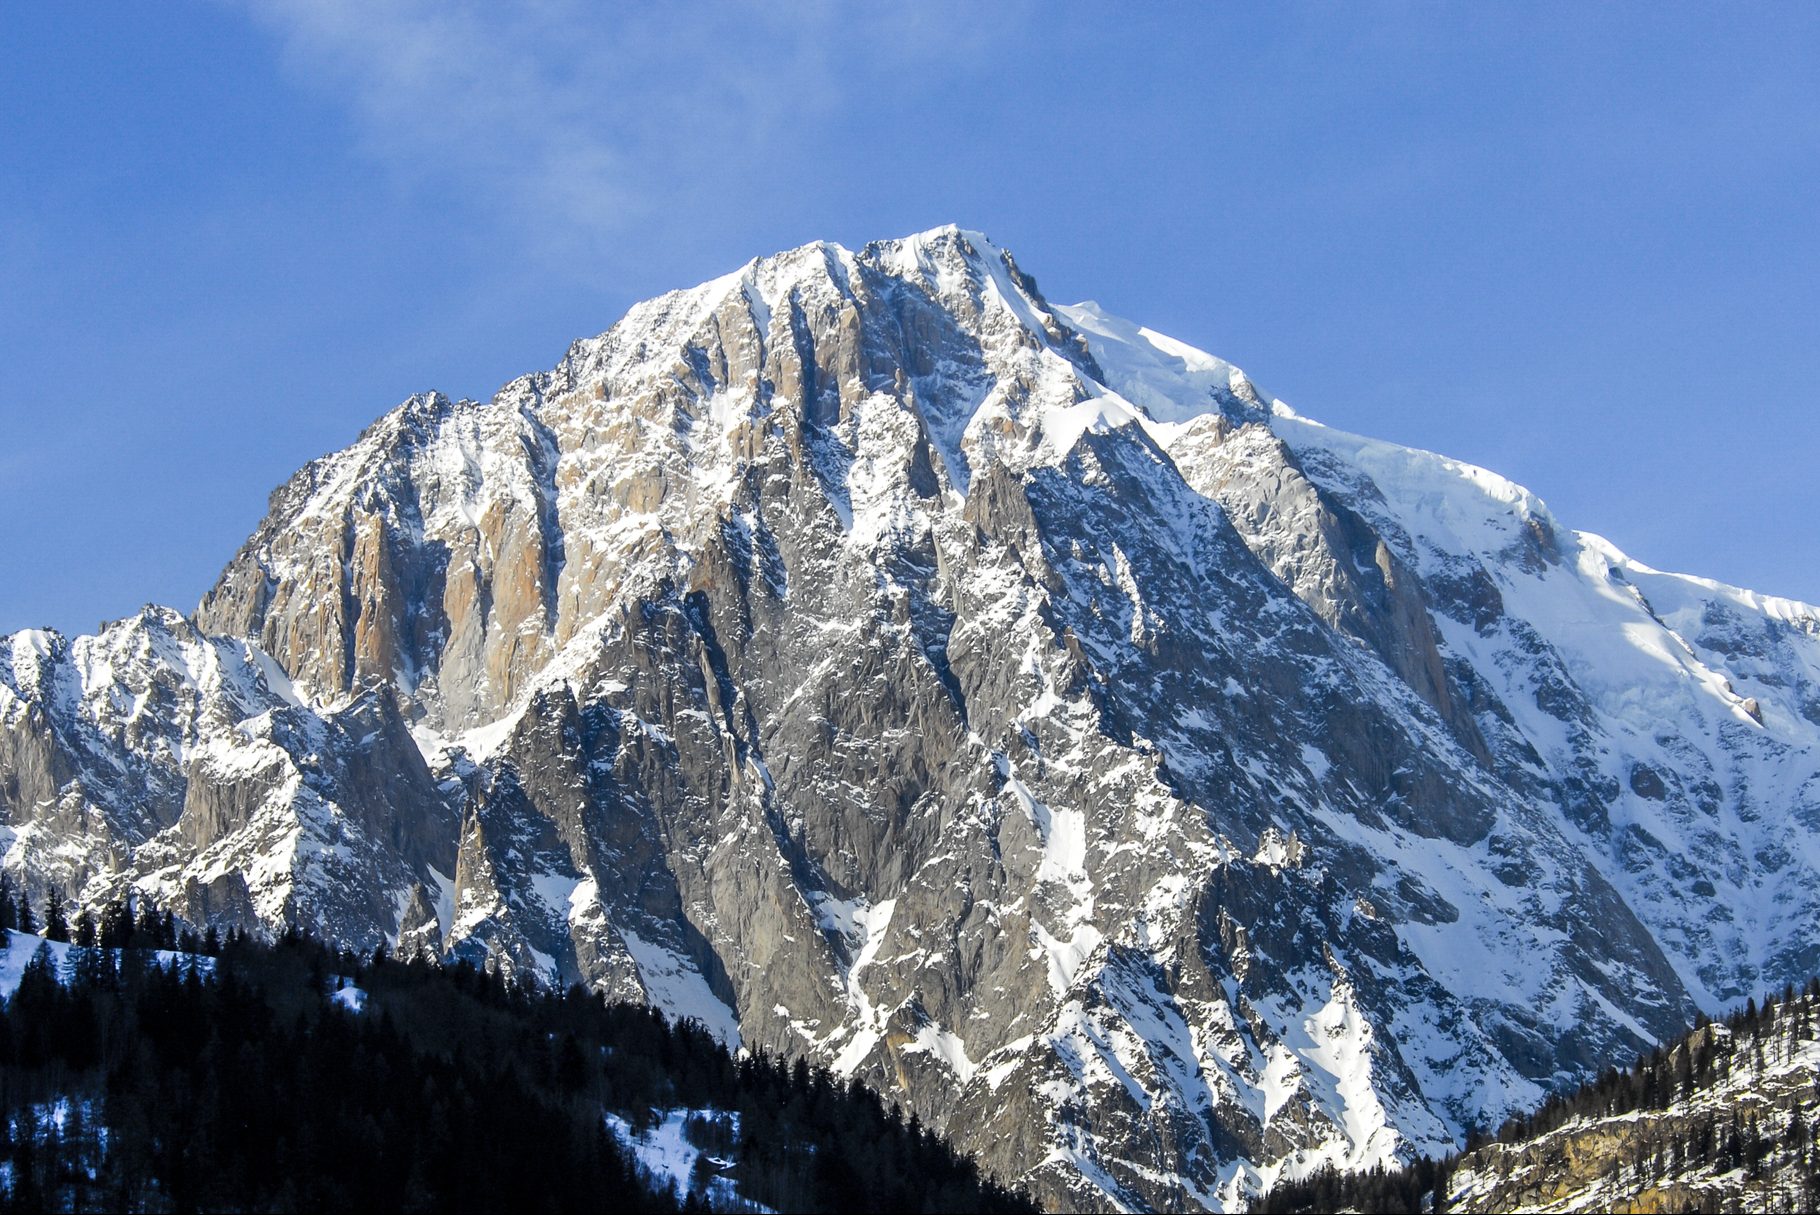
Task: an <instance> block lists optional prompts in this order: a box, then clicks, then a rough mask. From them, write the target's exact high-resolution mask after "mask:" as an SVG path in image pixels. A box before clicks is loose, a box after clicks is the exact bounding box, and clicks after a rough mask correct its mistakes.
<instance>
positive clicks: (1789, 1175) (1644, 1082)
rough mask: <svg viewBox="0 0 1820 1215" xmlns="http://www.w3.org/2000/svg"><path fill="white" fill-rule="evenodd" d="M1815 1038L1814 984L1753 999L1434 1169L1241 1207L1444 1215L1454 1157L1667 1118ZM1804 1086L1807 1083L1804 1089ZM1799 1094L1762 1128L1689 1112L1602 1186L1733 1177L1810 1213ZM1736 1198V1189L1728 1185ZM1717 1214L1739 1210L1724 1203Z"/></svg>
mask: <svg viewBox="0 0 1820 1215" xmlns="http://www.w3.org/2000/svg"><path fill="white" fill-rule="evenodd" d="M1817 1036H1820V978H1815V979H1810V980H1809V981H1808V983H1807V985H1806V986H1805V987H1804V988H1802V989H1801V990H1799V991H1797V990H1796V989H1795V987H1794V986H1793V985H1792V984H1791V985H1789V986H1787V987H1785V988H1784V989H1783V991H1782V993H1781V995H1780V996H1772V997H1770V998H1768V999H1766V1000H1764V1002H1763V1003H1762V1005H1759V1004H1758V1003H1757V1001H1756V1000H1755V999H1754V998H1753V999H1751V1000H1748V1001H1746V1002H1745V1005H1744V1007H1743V1008H1741V1009H1738V1010H1736V1011H1735V1012H1733V1013H1731V1014H1730V1015H1728V1016H1727V1017H1725V1018H1724V1019H1722V1020H1720V1021H1716V1022H1715V1021H1712V1020H1710V1019H1708V1018H1707V1017H1706V1016H1705V1015H1704V1014H1702V1015H1701V1016H1699V1017H1698V1018H1697V1019H1696V1021H1695V1023H1694V1027H1693V1029H1691V1030H1690V1031H1689V1032H1688V1033H1687V1034H1685V1035H1684V1036H1682V1037H1681V1038H1680V1039H1679V1040H1677V1041H1676V1042H1674V1043H1672V1044H1669V1045H1666V1046H1658V1047H1656V1048H1655V1049H1653V1050H1651V1051H1650V1052H1648V1053H1647V1054H1643V1055H1639V1056H1638V1057H1637V1061H1636V1063H1635V1064H1634V1065H1633V1066H1631V1067H1629V1068H1625V1069H1622V1070H1620V1069H1617V1068H1608V1069H1606V1070H1605V1071H1604V1072H1603V1073H1601V1074H1600V1075H1599V1077H1598V1078H1597V1079H1595V1080H1593V1081H1591V1082H1590V1083H1588V1084H1585V1085H1583V1086H1581V1087H1580V1088H1579V1089H1577V1090H1575V1091H1573V1092H1571V1093H1565V1094H1557V1095H1555V1096H1551V1097H1549V1098H1548V1099H1547V1100H1546V1101H1544V1102H1543V1103H1542V1105H1541V1106H1539V1107H1538V1108H1537V1109H1535V1110H1533V1111H1531V1112H1530V1113H1527V1114H1521V1115H1517V1116H1515V1117H1512V1118H1510V1119H1509V1120H1507V1121H1506V1122H1505V1123H1504V1124H1503V1125H1502V1126H1501V1127H1499V1128H1498V1130H1497V1131H1496V1132H1495V1133H1494V1134H1489V1135H1488V1134H1486V1133H1485V1132H1483V1131H1481V1130H1474V1131H1472V1132H1470V1133H1469V1134H1468V1136H1467V1139H1466V1146H1465V1149H1464V1151H1463V1152H1457V1153H1454V1154H1452V1155H1449V1156H1446V1157H1444V1158H1442V1159H1440V1160H1432V1159H1429V1158H1428V1157H1420V1158H1418V1159H1416V1160H1415V1161H1413V1162H1412V1163H1410V1164H1408V1165H1405V1166H1403V1167H1400V1168H1393V1169H1382V1168H1379V1169H1373V1170H1370V1171H1367V1172H1359V1173H1347V1174H1342V1173H1338V1172H1335V1171H1334V1170H1332V1169H1330V1168H1329V1169H1323V1170H1321V1171H1319V1172H1317V1173H1315V1174H1313V1175H1311V1176H1309V1177H1306V1178H1302V1179H1299V1180H1294V1181H1283V1182H1279V1183H1278V1184H1277V1185H1276V1186H1274V1187H1273V1188H1272V1189H1271V1191H1270V1192H1269V1193H1268V1194H1267V1195H1265V1196H1264V1197H1263V1198H1261V1199H1259V1200H1258V1202H1257V1203H1256V1204H1254V1205H1253V1207H1252V1210H1254V1211H1258V1212H1301V1211H1361V1212H1376V1211H1383V1212H1392V1211H1409V1212H1416V1211H1433V1212H1435V1215H1441V1213H1443V1212H1445V1211H1446V1210H1448V1198H1449V1196H1450V1194H1451V1192H1452V1186H1451V1184H1450V1182H1451V1179H1452V1177H1453V1174H1454V1173H1455V1171H1456V1170H1457V1169H1458V1168H1459V1167H1460V1164H1461V1160H1462V1158H1463V1157H1464V1156H1466V1155H1470V1154H1472V1153H1474V1152H1477V1151H1479V1150H1480V1149H1482V1148H1484V1147H1486V1146H1487V1145H1488V1144H1490V1143H1493V1142H1496V1143H1499V1144H1504V1145H1507V1146H1514V1145H1518V1144H1523V1143H1528V1142H1530V1141H1532V1140H1534V1139H1537V1138H1540V1137H1541V1136H1544V1135H1547V1134H1549V1133H1551V1132H1553V1131H1557V1130H1560V1129H1561V1128H1562V1127H1565V1126H1567V1125H1569V1124H1570V1123H1573V1122H1576V1121H1592V1120H1598V1119H1611V1118H1619V1117H1622V1116H1623V1115H1626V1114H1631V1113H1638V1112H1654V1111H1662V1110H1667V1109H1670V1108H1671V1107H1674V1106H1676V1105H1677V1103H1680V1104H1683V1105H1684V1104H1685V1103H1687V1102H1689V1101H1690V1100H1692V1099H1694V1098H1696V1097H1698V1096H1699V1095H1700V1094H1701V1093H1703V1092H1706V1091H1708V1090H1710V1089H1713V1088H1716V1087H1721V1086H1724V1085H1726V1084H1728V1083H1730V1082H1732V1081H1734V1080H1737V1081H1744V1080H1749V1081H1750V1082H1752V1083H1757V1082H1760V1081H1761V1080H1762V1079H1763V1077H1764V1076H1765V1075H1766V1074H1767V1073H1768V1072H1770V1071H1771V1070H1773V1069H1774V1068H1775V1067H1776V1066H1777V1065H1778V1064H1782V1065H1787V1064H1790V1063H1792V1062H1794V1060H1795V1057H1796V1054H1797V1052H1799V1051H1800V1050H1801V1048H1802V1047H1803V1046H1804V1045H1806V1044H1808V1043H1811V1042H1813V1041H1814V1040H1815V1039H1816V1037H1817ZM1808 1083H1809V1085H1810V1087H1811V1085H1812V1084H1813V1081H1812V1079H1811V1078H1810V1079H1809V1080H1808ZM1814 1098H1815V1094H1814V1093H1813V1092H1812V1091H1810V1092H1809V1093H1808V1094H1807V1095H1806V1099H1805V1101H1804V1102H1802V1103H1799V1104H1797V1106H1796V1107H1795V1108H1794V1109H1792V1110H1791V1111H1789V1114H1788V1117H1787V1118H1786V1119H1776V1120H1766V1119H1764V1118H1762V1117H1761V1116H1760V1115H1758V1114H1757V1113H1755V1112H1754V1111H1753V1112H1748V1113H1747V1112H1745V1111H1743V1110H1740V1109H1738V1108H1736V1107H1734V1108H1732V1109H1730V1110H1718V1109H1705V1110H1700V1111H1698V1112H1697V1113H1694V1112H1690V1116H1689V1117H1687V1118H1683V1119H1679V1120H1678V1121H1677V1123H1675V1124H1672V1125H1667V1126H1662V1125H1658V1126H1654V1127H1652V1128H1651V1129H1650V1130H1649V1131H1648V1132H1647V1133H1639V1134H1637V1135H1636V1136H1635V1142H1634V1143H1633V1144H1632V1145H1631V1147H1630V1150H1629V1151H1628V1152H1627V1153H1625V1154H1624V1155H1623V1156H1622V1157H1621V1158H1619V1159H1618V1160H1617V1161H1615V1168H1616V1169H1617V1174H1616V1175H1615V1176H1614V1177H1613V1178H1612V1180H1613V1181H1615V1182H1618V1183H1620V1184H1622V1185H1623V1186H1624V1187H1626V1188H1628V1189H1631V1190H1633V1191H1634V1192H1642V1191H1643V1190H1646V1189H1649V1188H1651V1187H1654V1186H1656V1185H1658V1184H1660V1183H1663V1182H1667V1181H1672V1180H1674V1179H1675V1178H1678V1177H1683V1176H1686V1175H1687V1174H1690V1173H1694V1174H1700V1175H1703V1176H1707V1177H1716V1176H1722V1175H1726V1174H1731V1173H1734V1172H1735V1173H1737V1175H1738V1177H1739V1179H1740V1181H1741V1183H1742V1184H1743V1185H1750V1184H1753V1183H1760V1182H1764V1181H1766V1180H1768V1179H1770V1178H1771V1177H1773V1176H1774V1177H1779V1178H1780V1179H1781V1181H1780V1184H1781V1187H1782V1189H1783V1190H1784V1191H1785V1192H1784V1193H1783V1195H1782V1197H1783V1199H1785V1200H1786V1209H1788V1210H1791V1211H1812V1210H1820V1149H1817V1148H1816V1146H1815V1141H1816V1139H1817V1138H1820V1110H1817V1109H1816V1108H1815V1100H1814ZM1740 1188H1741V1187H1740ZM1730 1201H1732V1202H1733V1205H1731V1206H1728V1207H1727V1208H1726V1209H1728V1210H1738V1209H1740V1207H1739V1205H1737V1202H1738V1196H1737V1195H1733V1196H1732V1198H1731V1199H1730Z"/></svg>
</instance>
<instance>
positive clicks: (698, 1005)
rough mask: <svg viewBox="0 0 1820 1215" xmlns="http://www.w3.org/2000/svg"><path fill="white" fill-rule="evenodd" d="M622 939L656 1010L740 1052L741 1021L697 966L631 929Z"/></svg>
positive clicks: (625, 932)
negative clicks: (696, 1025)
mask: <svg viewBox="0 0 1820 1215" xmlns="http://www.w3.org/2000/svg"><path fill="white" fill-rule="evenodd" d="M619 935H620V938H621V939H622V940H623V941H624V942H625V944H626V952H627V953H629V954H630V955H631V956H632V961H633V964H634V965H636V966H637V967H638V980H639V982H640V983H641V984H643V986H644V989H645V994H646V995H647V996H648V997H649V998H650V1001H651V1003H652V1004H653V1005H654V1006H656V1007H657V1008H660V1009H662V1010H663V1012H664V1014H665V1015H666V1016H668V1017H671V1018H673V1019H676V1020H689V1021H697V1022H699V1023H700V1024H701V1026H702V1027H703V1028H704V1029H706V1030H707V1031H708V1032H709V1033H711V1034H713V1035H714V1036H715V1037H716V1038H719V1039H720V1040H721V1042H723V1043H725V1044H726V1046H727V1048H728V1049H729V1050H737V1049H738V1048H739V1044H740V1038H739V1017H738V1016H737V1015H736V1014H735V1013H734V1011H733V1010H732V1009H731V1008H728V1007H727V1005H726V1004H725V1003H723V1002H722V1000H721V998H720V997H719V996H717V995H715V994H714V990H713V988H711V987H709V986H708V980H707V979H706V978H704V977H703V976H702V973H701V971H700V969H698V968H697V967H696V965H695V963H693V962H691V961H689V960H688V959H687V958H684V957H681V956H679V955H678V954H676V953H675V952H674V951H672V950H669V949H666V948H664V947H663V946H662V945H659V944H657V943H655V942H653V941H647V940H645V939H644V938H643V937H641V936H639V935H638V934H637V933H635V932H632V931H630V930H628V929H625V928H621V929H620V930H619Z"/></svg>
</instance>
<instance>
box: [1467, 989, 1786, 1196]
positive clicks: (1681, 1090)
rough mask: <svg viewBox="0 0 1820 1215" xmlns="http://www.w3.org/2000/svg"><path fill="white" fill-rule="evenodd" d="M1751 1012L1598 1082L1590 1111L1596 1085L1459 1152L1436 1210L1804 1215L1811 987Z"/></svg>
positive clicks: (1709, 1027) (1696, 1033)
mask: <svg viewBox="0 0 1820 1215" xmlns="http://www.w3.org/2000/svg"><path fill="white" fill-rule="evenodd" d="M1764 1011H1765V1014H1766V1015H1765V1016H1764V1017H1763V1018H1761V1019H1758V1018H1756V1017H1753V1018H1751V1019H1750V1020H1748V1021H1745V1020H1744V1019H1742V1018H1740V1017H1734V1018H1732V1019H1731V1020H1730V1023H1729V1024H1721V1023H1713V1024H1710V1025H1706V1026H1702V1027H1701V1028H1700V1029H1698V1030H1695V1031H1694V1032H1693V1033H1692V1034H1690V1035H1688V1036H1687V1037H1685V1038H1683V1039H1682V1040H1681V1041H1679V1042H1676V1043H1675V1044H1674V1045H1673V1046H1672V1047H1671V1048H1669V1049H1668V1050H1666V1051H1663V1052H1661V1053H1660V1054H1659V1055H1657V1056H1656V1057H1655V1058H1653V1059H1652V1060H1650V1061H1648V1062H1647V1063H1646V1064H1645V1065H1644V1066H1643V1067H1642V1068H1640V1069H1638V1070H1637V1071H1634V1072H1632V1073H1631V1074H1630V1075H1629V1076H1625V1077H1619V1076H1609V1077H1607V1078H1606V1079H1605V1082H1604V1085H1603V1086H1602V1087H1603V1088H1604V1089H1606V1090H1608V1091H1609V1095H1607V1096H1605V1097H1604V1098H1603V1102H1602V1101H1601V1096H1600V1091H1599V1087H1595V1088H1593V1089H1591V1090H1589V1091H1586V1092H1582V1093H1581V1094H1579V1095H1578V1097H1577V1098H1576V1099H1575V1100H1574V1101H1573V1103H1572V1104H1574V1105H1577V1106H1580V1107H1582V1108H1580V1109H1578V1110H1577V1111H1576V1112H1574V1113H1573V1114H1571V1115H1568V1116H1560V1117H1556V1118H1552V1119H1549V1120H1548V1123H1547V1124H1546V1129H1544V1128H1543V1127H1537V1128H1535V1129H1534V1130H1532V1131H1531V1133H1529V1134H1513V1135H1509V1136H1500V1137H1499V1141H1498V1142H1493V1143H1488V1144H1486V1145H1484V1146H1483V1147H1480V1148H1478V1149H1476V1150H1474V1151H1471V1152H1467V1153H1465V1154H1464V1155H1463V1156H1461V1157H1460V1159H1459V1160H1457V1161H1456V1162H1454V1167H1453V1169H1452V1171H1451V1173H1450V1175H1449V1178H1448V1181H1447V1185H1446V1189H1447V1191H1448V1193H1447V1198H1446V1202H1445V1205H1446V1207H1447V1209H1449V1210H1453V1211H1461V1212H1497V1211H1537V1212H1549V1211H1613V1212H1625V1213H1627V1215H1628V1213H1631V1212H1654V1211H1719V1210H1725V1211H1764V1212H1769V1211H1808V1210H1812V1209H1813V1208H1814V1204H1815V1202H1816V1201H1817V1200H1820V1154H1817V1153H1816V1151H1815V1147H1814V1138H1815V1135H1816V1132H1820V1119H1817V1118H1816V1117H1815V1110H1816V1108H1820V1041H1816V1030H1817V1029H1820V1026H1816V1024H1815V1016H1816V1013H1817V1012H1820V997H1816V995H1815V994H1814V989H1813V988H1811V987H1810V988H1809V990H1808V991H1807V992H1805V993H1803V994H1801V995H1795V994H1793V993H1789V995H1788V996H1787V997H1786V998H1785V999H1783V1000H1782V1001H1780V1002H1777V1003H1774V1004H1770V1005H1767V1006H1766V1008H1765V1010H1764ZM1629 1087H1641V1088H1643V1089H1644V1090H1645V1091H1644V1092H1643V1093H1642V1094H1641V1099H1640V1100H1626V1099H1625V1098H1626V1097H1627V1096H1630V1094H1627V1093H1625V1092H1624V1091H1623V1090H1624V1089H1626V1088H1629ZM1601 1105H1603V1108H1601ZM1633 1106H1634V1108H1633Z"/></svg>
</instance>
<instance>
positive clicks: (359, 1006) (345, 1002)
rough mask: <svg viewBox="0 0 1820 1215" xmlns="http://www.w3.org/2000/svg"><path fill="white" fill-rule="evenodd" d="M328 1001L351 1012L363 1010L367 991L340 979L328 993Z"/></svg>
mask: <svg viewBox="0 0 1820 1215" xmlns="http://www.w3.org/2000/svg"><path fill="white" fill-rule="evenodd" d="M329 1002H330V1003H331V1004H334V1005H336V1006H338V1007H340V1008H345V1009H347V1010H348V1011H349V1012H351V1013H359V1012H365V1011H366V1007H367V993H366V991H365V989H364V988H359V987H356V986H354V985H353V984H352V983H347V982H345V981H342V982H340V983H338V985H337V986H336V988H335V990H334V991H332V992H330V993H329Z"/></svg>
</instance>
